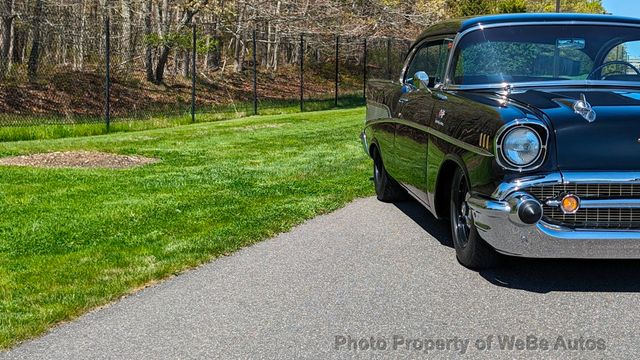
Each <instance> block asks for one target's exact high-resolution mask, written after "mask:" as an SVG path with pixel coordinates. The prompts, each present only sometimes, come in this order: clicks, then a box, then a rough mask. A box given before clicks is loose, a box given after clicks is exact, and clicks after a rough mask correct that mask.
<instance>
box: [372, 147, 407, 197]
mask: <svg viewBox="0 0 640 360" xmlns="http://www.w3.org/2000/svg"><path fill="white" fill-rule="evenodd" d="M373 183H374V185H375V187H376V194H377V195H378V200H380V201H383V202H394V201H400V200H404V199H405V198H406V191H405V190H404V188H403V187H402V186H400V184H398V182H397V181H395V180H394V179H393V178H392V177H391V176H389V174H388V173H387V170H386V169H385V168H384V164H383V163H382V157H381V156H380V153H379V152H378V150H377V149H374V150H373Z"/></svg>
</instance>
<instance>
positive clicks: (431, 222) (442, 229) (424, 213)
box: [394, 200, 453, 249]
mask: <svg viewBox="0 0 640 360" xmlns="http://www.w3.org/2000/svg"><path fill="white" fill-rule="evenodd" d="M394 205H395V206H396V207H397V208H398V209H400V211H402V212H403V213H404V214H405V215H407V216H408V217H410V218H411V219H412V220H413V221H415V222H416V224H418V225H420V227H421V228H423V229H424V231H426V232H428V233H429V234H431V236H433V237H434V238H435V239H436V240H438V241H439V242H440V244H442V245H444V246H447V247H450V248H452V249H453V240H452V239H451V231H450V229H449V226H448V224H449V223H448V222H444V221H439V220H438V219H436V218H435V217H434V216H433V215H431V213H430V212H429V210H427V209H425V208H424V206H422V205H420V204H419V203H418V202H417V201H415V200H407V201H403V202H398V203H395V204H394Z"/></svg>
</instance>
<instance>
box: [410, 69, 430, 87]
mask: <svg viewBox="0 0 640 360" xmlns="http://www.w3.org/2000/svg"><path fill="white" fill-rule="evenodd" d="M413 86H415V87H416V89H418V90H423V89H428V88H429V75H427V73H426V72H424V71H418V72H417V73H416V74H415V75H414V76H413Z"/></svg>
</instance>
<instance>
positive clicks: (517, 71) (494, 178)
mask: <svg viewBox="0 0 640 360" xmlns="http://www.w3.org/2000/svg"><path fill="white" fill-rule="evenodd" d="M639 64H640V20H639V19H632V18H623V17H614V16H605V15H575V14H518V15H497V16H485V17H478V18H472V19H463V20H452V21H448V22H444V23H441V24H438V25H436V26H434V27H432V28H429V29H427V30H426V31H425V32H424V33H423V34H422V35H421V36H420V37H419V38H418V40H417V41H416V42H415V44H414V45H413V47H412V48H411V50H410V51H409V54H408V56H407V59H406V63H405V66H404V69H403V71H402V74H401V77H400V79H399V80H396V81H388V80H374V79H372V80H370V81H369V82H368V85H367V94H368V99H367V120H366V124H365V128H364V130H363V132H362V134H361V139H362V141H363V145H364V148H365V151H366V152H367V154H369V155H370V156H371V157H372V158H373V160H374V182H375V186H376V192H377V194H378V198H379V199H381V200H383V201H395V200H398V199H400V198H401V197H402V196H403V195H405V194H407V193H408V194H410V195H411V196H413V197H414V198H416V199H417V200H418V201H419V202H420V203H421V204H423V205H424V206H425V207H426V208H427V209H429V210H430V211H431V212H432V213H433V214H434V215H435V216H436V217H438V218H445V219H449V221H450V222H451V227H452V234H453V239H454V245H455V248H456V253H457V256H458V259H459V260H460V262H461V263H462V264H464V265H466V266H469V267H472V268H483V267H489V266H493V265H495V264H496V262H497V261H498V259H499V258H500V257H499V256H498V253H502V254H507V255H514V256H526V257H553V258H640V70H638V65H639Z"/></svg>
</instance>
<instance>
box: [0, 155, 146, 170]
mask: <svg viewBox="0 0 640 360" xmlns="http://www.w3.org/2000/svg"><path fill="white" fill-rule="evenodd" d="M157 161H158V160H157V159H153V158H148V157H144V156H137V155H117V154H109V153H104V152H97V151H65V152H51V153H44V154H33V155H22V156H13V157H6V158H1V159H0V165H10V166H30V167H39V168H103V169H126V168H131V167H136V166H142V165H147V164H153V163H155V162H157Z"/></svg>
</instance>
